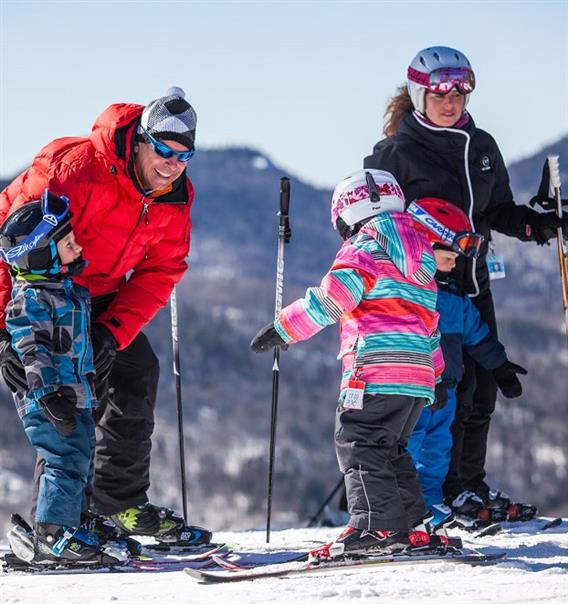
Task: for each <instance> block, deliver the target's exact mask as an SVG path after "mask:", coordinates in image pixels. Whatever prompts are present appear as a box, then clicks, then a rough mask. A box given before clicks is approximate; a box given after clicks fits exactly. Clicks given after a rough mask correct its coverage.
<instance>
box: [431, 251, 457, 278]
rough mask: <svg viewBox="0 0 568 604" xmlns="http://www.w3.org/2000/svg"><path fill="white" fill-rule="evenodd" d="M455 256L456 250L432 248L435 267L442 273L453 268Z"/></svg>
mask: <svg viewBox="0 0 568 604" xmlns="http://www.w3.org/2000/svg"><path fill="white" fill-rule="evenodd" d="M457 257H458V254H457V252H452V250H440V249H438V250H434V258H435V259H436V268H437V269H438V270H439V271H441V272H443V273H449V272H450V271H451V270H452V269H453V268H454V266H455V265H456V258H457Z"/></svg>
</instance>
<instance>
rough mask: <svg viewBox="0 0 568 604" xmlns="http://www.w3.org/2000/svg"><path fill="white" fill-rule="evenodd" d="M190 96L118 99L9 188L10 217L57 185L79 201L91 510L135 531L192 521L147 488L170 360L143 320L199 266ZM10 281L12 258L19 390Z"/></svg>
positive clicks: (7, 353) (5, 209)
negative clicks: (90, 356)
mask: <svg viewBox="0 0 568 604" xmlns="http://www.w3.org/2000/svg"><path fill="white" fill-rule="evenodd" d="M184 97H185V93H184V91H183V90H181V88H175V87H174V88H171V89H169V90H168V91H167V93H166V96H163V97H161V98H158V99H156V100H154V101H152V102H151V103H149V104H148V105H147V106H146V107H143V106H141V105H134V104H115V105H111V106H110V107H109V108H108V109H106V111H104V112H103V113H102V115H101V116H99V118H98V119H97V121H96V122H95V124H94V126H93V130H92V133H91V135H90V136H89V137H87V138H60V139H56V140H54V141H53V142H51V143H49V144H48V145H47V146H46V147H44V148H43V149H42V150H41V151H40V152H39V154H38V155H37V156H36V157H35V159H34V160H33V163H32V165H31V167H30V168H29V169H27V170H26V171H25V172H24V173H23V174H21V175H20V176H18V177H17V178H16V179H15V180H14V181H13V182H12V183H11V184H10V185H9V186H8V187H7V188H6V189H5V190H4V191H3V192H2V193H1V194H0V223H2V222H3V221H4V220H5V219H6V217H7V216H8V215H9V214H10V213H12V212H13V211H14V210H16V209H17V208H18V207H20V206H21V205H22V204H24V203H26V202H28V201H31V200H35V199H39V198H40V197H41V194H42V193H43V191H44V189H46V188H49V190H50V191H51V192H52V193H54V194H56V195H66V196H67V197H68V198H69V199H70V204H71V211H72V215H73V216H72V226H73V230H74V232H75V235H76V237H77V240H78V241H80V242H81V245H82V246H83V254H84V257H85V258H86V259H87V260H88V263H89V264H88V266H87V268H86V269H85V270H84V271H83V273H82V274H81V275H80V276H77V277H74V279H75V280H76V281H77V283H79V284H81V285H84V286H86V287H88V289H89V290H90V293H91V296H92V303H93V304H92V305H93V316H92V321H93V322H92V339H93V347H94V354H95V366H96V370H97V383H98V392H97V395H98V396H99V398H100V399H101V403H102V408H101V409H100V412H99V414H98V415H99V417H98V418H97V419H98V426H97V443H96V449H95V475H94V479H93V490H92V497H91V510H92V511H93V512H95V513H96V514H100V515H104V516H110V517H112V519H113V521H114V522H115V523H116V524H117V525H118V526H119V527H120V528H122V529H123V530H125V531H127V532H129V533H134V534H145V535H159V534H164V533H167V532H171V531H172V530H174V529H175V528H177V527H178V526H179V525H180V524H183V522H182V519H181V518H179V517H178V516H176V515H174V513H173V512H172V511H171V510H167V509H165V508H159V507H157V506H153V505H151V504H150V503H149V502H148V497H147V494H146V493H147V490H148V488H149V486H150V477H149V468H150V448H151V442H150V439H151V436H152V432H153V428H154V404H155V400H156V392H157V386H158V377H159V364H158V359H157V357H156V355H155V354H154V352H153V350H152V348H151V346H150V343H149V342H148V340H147V338H146V336H145V335H144V334H143V333H142V331H141V329H142V328H143V327H144V325H146V324H147V323H148V322H149V321H151V319H152V318H153V317H154V315H155V314H156V313H157V312H158V310H159V309H160V308H162V307H163V306H164V305H165V304H166V303H167V301H168V298H169V296H170V294H171V292H172V290H173V288H174V286H175V284H176V283H177V282H178V281H179V280H180V279H181V277H182V275H183V274H184V272H185V271H186V269H187V264H186V260H185V259H186V256H187V254H188V252H189V238H190V237H189V236H190V230H191V221H190V208H191V204H192V201H193V186H192V184H191V181H190V180H189V179H188V178H187V177H186V174H185V169H186V167H187V162H188V161H189V159H190V158H191V156H192V155H193V153H194V142H195V128H196V122H197V116H196V113H195V111H194V110H193V108H192V107H191V105H190V104H189V103H188V102H187V101H186V100H185V98H184ZM10 291H11V277H10V274H9V269H8V266H7V265H5V264H3V263H0V370H1V372H2V375H3V377H4V379H5V381H6V383H7V385H8V387H9V388H10V389H11V390H12V391H17V390H18V389H19V388H22V387H24V386H25V376H24V372H23V367H22V366H21V364H20V363H19V360H18V358H17V356H16V355H15V353H14V351H13V350H12V347H11V342H10V336H9V334H8V333H7V331H6V329H5V327H4V326H5V323H4V320H5V314H4V309H5V306H6V304H7V302H8V300H9V298H10ZM109 392H110V393H111V395H110V396H108V394H109ZM39 471H40V472H41V467H40V466H39Z"/></svg>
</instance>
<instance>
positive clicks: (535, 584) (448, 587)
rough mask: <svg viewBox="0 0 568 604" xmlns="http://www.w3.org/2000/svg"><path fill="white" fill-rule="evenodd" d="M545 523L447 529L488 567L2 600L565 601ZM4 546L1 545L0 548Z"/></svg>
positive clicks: (58, 580) (31, 588) (296, 534)
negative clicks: (480, 531)
mask: <svg viewBox="0 0 568 604" xmlns="http://www.w3.org/2000/svg"><path fill="white" fill-rule="evenodd" d="M544 522H545V521H544V519H538V520H534V521H531V522H528V523H518V524H512V523H510V524H508V525H507V527H506V529H505V530H504V531H502V532H501V533H500V534H498V535H495V536H492V537H484V538H481V539H476V538H473V537H472V535H470V534H468V533H465V532H462V531H452V533H453V534H455V535H459V536H461V537H462V539H464V541H467V544H466V545H467V546H468V547H473V548H476V549H478V550H480V551H484V552H487V553H489V552H497V551H506V552H507V557H506V559H505V561H503V562H500V563H499V564H495V565H492V566H478V567H472V566H466V565H457V564H452V563H449V562H446V563H444V562H442V563H436V564H428V565H417V566H414V567H410V566H405V567H398V568H396V567H382V568H374V569H368V568H367V569H364V570H359V571H357V572H349V571H347V572H341V573H333V574H325V575H320V576H317V575H310V576H309V577H308V576H303V577H302V576H295V577H290V578H286V579H261V580H257V581H247V582H239V583H232V584H228V583H227V584H222V585H218V584H201V583H199V582H197V581H196V580H195V579H193V578H191V577H189V576H187V575H186V574H184V573H183V572H181V571H177V570H176V571H172V572H148V573H139V574H120V573H112V574H80V575H78V574H67V575H42V576H39V575H22V574H15V573H14V574H7V575H0V602H2V604H16V603H17V604H22V603H34V604H35V603H36V602H41V603H42V604H66V603H69V604H71V603H72V604H75V603H76V604H100V603H103V602H116V603H119V604H127V603H128V604H130V603H132V604H141V603H143V604H158V603H159V604H169V603H173V602H175V603H178V602H179V603H188V604H189V603H190V604H241V603H243V604H256V603H258V604H261V603H262V604H267V603H275V604H284V603H285V604H290V603H291V602H297V601H302V603H303V604H311V603H314V602H316V603H317V602H321V603H323V604H328V603H333V604H339V603H344V602H348V603H354V602H361V603H369V604H371V603H375V602H377V603H380V604H390V603H393V604H394V603H397V604H398V603H400V602H410V603H414V602H417V603H420V604H434V603H436V604H439V603H444V602H447V603H448V604H449V603H451V604H466V603H475V604H479V603H486V602H487V603H491V602H495V603H498V604H509V603H510V604H522V603H524V602H527V603H528V602H547V603H552V602H559V603H560V602H563V603H565V602H567V601H568V523H567V522H566V521H564V522H563V524H562V525H561V526H559V527H556V528H553V529H550V530H548V531H539V530H538V527H539V526H541V525H543V524H544ZM338 530H340V529H336V528H335V529H334V528H315V529H287V530H281V531H272V533H271V542H270V544H269V545H266V543H265V533H264V531H248V532H238V533H237V532H220V533H217V534H215V539H216V540H217V541H223V542H227V543H231V544H234V545H233V549H235V550H242V551H244V550H256V551H261V550H262V551H279V550H282V549H285V548H286V547H289V548H292V547H293V548H298V547H301V548H306V549H307V548H309V547H310V546H313V545H316V544H318V543H323V542H326V541H328V540H330V539H331V538H333V537H334V536H335V535H337V532H338ZM4 546H5V544H4Z"/></svg>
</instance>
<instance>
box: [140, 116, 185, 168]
mask: <svg viewBox="0 0 568 604" xmlns="http://www.w3.org/2000/svg"><path fill="white" fill-rule="evenodd" d="M140 129H141V130H142V132H143V133H144V136H145V137H146V140H147V141H148V142H149V143H150V144H151V145H152V149H153V150H154V153H155V154H156V155H159V156H160V157H163V158H164V159H170V157H174V156H175V158H176V159H177V160H178V161H179V162H181V163H182V164H185V163H187V162H188V161H189V160H190V159H191V158H192V157H193V156H194V155H195V147H194V148H193V149H190V150H189V151H176V150H175V149H172V148H171V147H168V145H166V144H164V143H162V142H161V141H159V140H158V139H157V138H154V137H153V136H152V135H151V134H150V133H149V132H148V130H146V128H144V126H142V125H140Z"/></svg>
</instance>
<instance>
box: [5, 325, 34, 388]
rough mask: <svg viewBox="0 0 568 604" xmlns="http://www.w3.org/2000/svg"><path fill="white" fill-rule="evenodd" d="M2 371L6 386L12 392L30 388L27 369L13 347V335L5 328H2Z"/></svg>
mask: <svg viewBox="0 0 568 604" xmlns="http://www.w3.org/2000/svg"><path fill="white" fill-rule="evenodd" d="M0 371H1V372H2V377H3V378H4V381H5V382H6V386H8V388H10V390H11V391H12V392H14V393H15V392H21V391H22V390H27V389H28V383H27V381H26V370H25V369H24V366H23V365H22V362H21V361H20V359H19V358H18V355H17V354H16V351H15V350H14V349H13V348H12V336H11V335H10V334H9V333H8V330H7V329H5V328H0Z"/></svg>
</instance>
